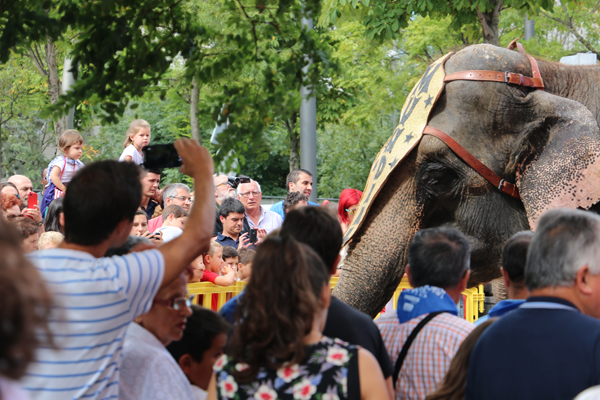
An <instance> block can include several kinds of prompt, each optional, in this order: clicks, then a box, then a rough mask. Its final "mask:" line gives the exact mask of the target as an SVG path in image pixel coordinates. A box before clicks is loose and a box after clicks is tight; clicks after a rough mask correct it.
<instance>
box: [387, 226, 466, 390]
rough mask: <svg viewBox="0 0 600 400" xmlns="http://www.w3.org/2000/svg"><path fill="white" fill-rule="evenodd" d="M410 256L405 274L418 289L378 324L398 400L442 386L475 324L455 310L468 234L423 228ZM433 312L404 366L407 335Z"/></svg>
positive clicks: (463, 282)
mask: <svg viewBox="0 0 600 400" xmlns="http://www.w3.org/2000/svg"><path fill="white" fill-rule="evenodd" d="M408 258H409V265H408V266H407V267H406V274H407V275H408V281H409V282H410V284H411V286H413V287H414V288H415V289H411V290H404V291H403V292H402V293H401V295H400V298H399V299H398V307H397V309H396V310H391V311H388V312H387V313H385V314H384V315H382V316H381V317H380V318H379V319H378V320H377V321H376V324H377V326H378V327H379V330H380V331H381V335H382V337H383V341H384V343H385V346H386V348H387V350H388V353H389V354H390V358H391V359H392V362H393V363H394V364H395V371H394V373H395V375H394V380H395V392H396V399H408V400H424V399H425V397H427V395H429V394H430V393H432V392H434V391H435V390H436V389H437V387H438V385H439V384H440V383H441V382H442V380H443V378H444V375H445V374H446V371H447V370H448V368H449V366H450V361H451V360H452V358H453V357H454V354H455V353H456V351H457V350H458V347H459V346H460V344H461V343H462V341H463V340H464V339H465V337H467V335H468V334H469V333H470V332H471V330H473V324H471V323H470V322H467V321H465V320H464V319H462V318H459V317H458V316H457V314H458V308H457V306H456V305H457V304H458V301H459V300H460V296H461V292H462V291H463V290H465V288H466V286H467V282H468V280H469V276H470V272H471V270H470V268H469V265H470V258H471V252H470V249H469V245H468V243H467V239H466V238H465V236H464V235H463V234H462V233H460V232H459V231H457V230H455V229H451V228H435V229H424V230H421V231H419V232H417V234H416V235H415V238H414V239H413V242H412V244H411V246H410V249H409V256H408ZM431 313H439V314H438V315H435V316H434V317H433V319H431V320H430V322H427V323H426V325H424V326H423V328H422V329H421V330H420V331H418V334H417V335H416V336H415V337H414V341H413V342H412V345H410V347H407V348H408V352H407V353H406V354H405V358H404V360H403V362H402V363H401V364H400V363H399V362H398V359H399V356H400V355H401V351H402V348H403V347H404V346H405V344H406V343H407V340H408V338H409V336H411V333H412V332H413V330H415V328H416V327H417V325H419V323H420V322H422V321H423V320H424V319H425V318H427V317H428V316H429V314H431ZM398 368H400V369H399V370H398Z"/></svg>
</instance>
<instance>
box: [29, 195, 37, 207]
mask: <svg viewBox="0 0 600 400" xmlns="http://www.w3.org/2000/svg"><path fill="white" fill-rule="evenodd" d="M37 200H38V195H37V193H34V192H29V198H28V199H27V208H35V207H36V206H37V205H38V202H37Z"/></svg>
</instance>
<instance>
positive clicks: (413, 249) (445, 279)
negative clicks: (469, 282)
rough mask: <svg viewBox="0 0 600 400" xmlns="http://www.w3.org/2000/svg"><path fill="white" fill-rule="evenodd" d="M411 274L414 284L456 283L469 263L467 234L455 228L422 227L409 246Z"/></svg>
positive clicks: (452, 284)
mask: <svg viewBox="0 0 600 400" xmlns="http://www.w3.org/2000/svg"><path fill="white" fill-rule="evenodd" d="M408 260H409V265H410V275H411V278H412V283H413V285H414V286H415V287H420V286H425V285H431V286H437V287H439V288H443V289H450V288H454V287H456V285H458V284H459V283H460V281H461V280H462V278H463V277H464V276H465V273H466V272H467V271H468V270H469V268H470V265H471V249H470V247H469V243H468V242H467V238H466V237H465V235H463V234H462V233H461V232H460V231H458V230H456V229H454V228H429V229H422V230H420V231H418V232H417V233H416V234H415V237H414V239H413V241H412V243H411V244H410V248H409V250H408Z"/></svg>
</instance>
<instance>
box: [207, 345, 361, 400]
mask: <svg viewBox="0 0 600 400" xmlns="http://www.w3.org/2000/svg"><path fill="white" fill-rule="evenodd" d="M213 368H214V370H215V375H216V378H217V398H218V399H220V400H225V399H234V400H244V399H256V400H275V399H281V400H287V399H294V400H297V399H299V400H309V399H318V400H343V399H348V384H347V382H348V369H349V368H358V348H357V347H356V346H354V345H350V344H348V343H346V342H343V341H341V340H339V339H330V338H328V337H325V338H323V339H322V340H321V341H320V342H318V343H315V344H312V345H310V346H308V347H307V349H306V357H305V360H304V362H303V363H302V364H300V365H299V364H293V365H284V366H282V367H281V368H279V369H278V370H277V371H275V370H273V369H270V368H266V367H262V368H261V369H260V371H259V373H258V375H257V377H256V379H255V380H254V381H253V382H249V383H244V384H238V383H237V382H236V381H235V379H234V377H233V376H232V375H231V372H232V371H233V370H234V369H237V370H238V371H240V370H242V369H243V368H246V365H245V364H243V363H237V364H234V363H233V360H232V359H231V358H230V357H229V356H227V355H225V354H224V355H223V356H221V358H219V359H218V360H217V362H216V363H215V365H214V367H213ZM354 376H357V374H356V375H354Z"/></svg>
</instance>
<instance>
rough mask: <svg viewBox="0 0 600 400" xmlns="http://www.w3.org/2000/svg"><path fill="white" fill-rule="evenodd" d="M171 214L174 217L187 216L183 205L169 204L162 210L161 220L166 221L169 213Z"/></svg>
mask: <svg viewBox="0 0 600 400" xmlns="http://www.w3.org/2000/svg"><path fill="white" fill-rule="evenodd" d="M171 214H173V216H174V217H175V218H183V217H187V216H188V213H187V211H185V210H184V209H183V207H181V206H178V205H175V204H171V205H170V206H167V207H165V209H164V210H163V212H162V220H163V221H166V220H167V218H169V215H171Z"/></svg>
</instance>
